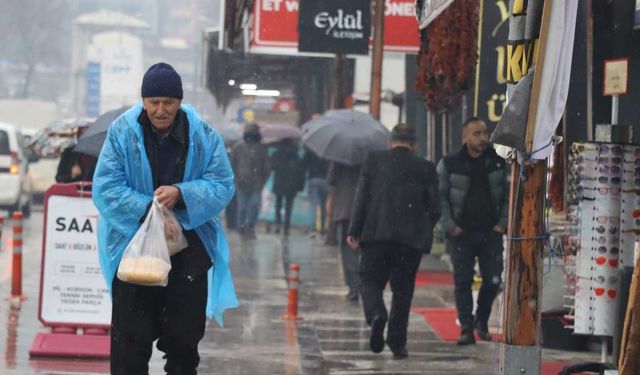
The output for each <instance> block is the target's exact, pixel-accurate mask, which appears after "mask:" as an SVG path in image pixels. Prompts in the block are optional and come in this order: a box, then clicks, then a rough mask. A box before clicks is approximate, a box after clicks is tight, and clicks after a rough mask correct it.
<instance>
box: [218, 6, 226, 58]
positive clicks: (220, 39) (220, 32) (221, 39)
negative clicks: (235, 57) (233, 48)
mask: <svg viewBox="0 0 640 375" xmlns="http://www.w3.org/2000/svg"><path fill="white" fill-rule="evenodd" d="M226 3H227V0H220V20H219V21H218V28H219V30H218V49H219V50H220V51H222V49H224V39H225V38H224V33H225V30H224V20H225V16H226V15H225V11H226V8H227V7H226Z"/></svg>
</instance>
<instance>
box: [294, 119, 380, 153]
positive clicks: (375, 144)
mask: <svg viewBox="0 0 640 375" xmlns="http://www.w3.org/2000/svg"><path fill="white" fill-rule="evenodd" d="M302 133H303V135H302V142H303V143H304V145H305V146H307V147H308V148H309V149H310V150H311V151H313V152H314V153H316V154H317V155H318V156H319V157H321V158H323V159H327V160H331V161H335V162H338V163H342V164H346V165H358V164H361V163H362V162H364V160H365V159H366V157H367V154H368V153H369V152H371V151H377V150H383V149H385V148H387V147H388V143H389V130H387V128H385V127H384V125H382V124H381V123H380V122H379V121H377V120H376V119H374V118H373V117H371V115H369V114H368V113H364V112H359V111H354V110H349V109H345V110H332V111H327V112H326V113H325V114H324V115H322V116H320V117H319V118H317V119H315V120H311V121H309V122H307V123H305V124H304V125H303V127H302Z"/></svg>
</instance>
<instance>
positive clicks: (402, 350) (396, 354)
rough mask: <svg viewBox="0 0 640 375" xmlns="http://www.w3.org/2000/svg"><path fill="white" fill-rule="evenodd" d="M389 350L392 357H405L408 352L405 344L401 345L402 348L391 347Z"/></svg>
mask: <svg viewBox="0 0 640 375" xmlns="http://www.w3.org/2000/svg"><path fill="white" fill-rule="evenodd" d="M391 351H392V352H393V359H405V358H407V357H408V356H409V352H408V351H407V347H406V346H403V347H402V348H400V349H397V350H393V349H391Z"/></svg>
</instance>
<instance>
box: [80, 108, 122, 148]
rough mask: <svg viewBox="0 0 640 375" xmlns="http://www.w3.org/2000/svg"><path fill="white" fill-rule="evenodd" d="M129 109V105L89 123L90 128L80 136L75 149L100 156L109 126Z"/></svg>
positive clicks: (104, 114)
mask: <svg viewBox="0 0 640 375" xmlns="http://www.w3.org/2000/svg"><path fill="white" fill-rule="evenodd" d="M128 109H129V107H121V108H118V109H114V110H112V111H109V112H105V113H103V114H102V115H100V116H99V117H98V118H97V119H96V121H94V122H93V124H91V125H89V129H87V131H85V132H84V134H82V136H81V137H80V138H78V144H76V146H75V147H74V148H73V151H75V152H79V153H81V154H87V155H92V156H96V157H97V156H99V155H100V150H102V144H103V143H104V140H105V138H107V130H109V126H110V125H111V123H112V122H113V120H115V119H117V118H118V116H120V115H121V114H123V113H124V112H125V111H126V110H128Z"/></svg>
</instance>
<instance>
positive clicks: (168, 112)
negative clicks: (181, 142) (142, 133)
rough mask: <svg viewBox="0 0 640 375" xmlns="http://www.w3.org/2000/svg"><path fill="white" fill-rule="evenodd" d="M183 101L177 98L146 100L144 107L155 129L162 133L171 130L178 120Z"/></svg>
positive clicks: (143, 101)
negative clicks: (174, 121)
mask: <svg viewBox="0 0 640 375" xmlns="http://www.w3.org/2000/svg"><path fill="white" fill-rule="evenodd" d="M181 102H182V100H180V99H176V98H165V97H152V98H144V99H143V100H142V105H143V107H144V109H145V110H147V116H149V120H150V121H151V124H153V127H154V128H155V129H156V130H157V131H158V132H160V133H162V132H164V131H167V130H169V128H171V124H173V120H174V119H175V118H176V114H177V113H178V109H180V103H181Z"/></svg>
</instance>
